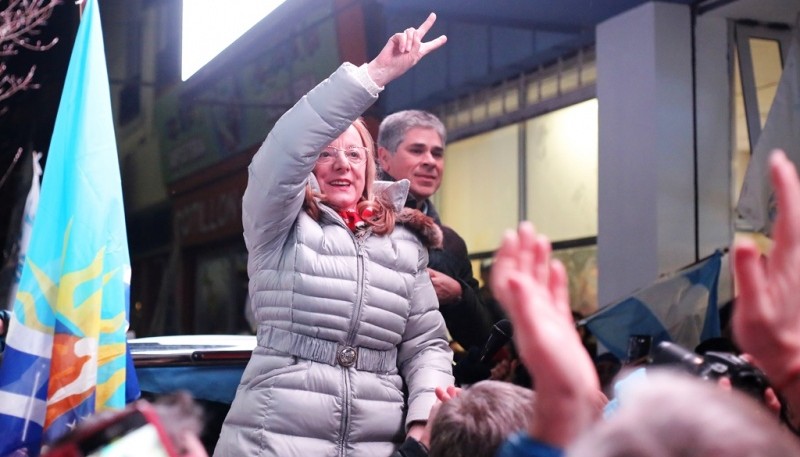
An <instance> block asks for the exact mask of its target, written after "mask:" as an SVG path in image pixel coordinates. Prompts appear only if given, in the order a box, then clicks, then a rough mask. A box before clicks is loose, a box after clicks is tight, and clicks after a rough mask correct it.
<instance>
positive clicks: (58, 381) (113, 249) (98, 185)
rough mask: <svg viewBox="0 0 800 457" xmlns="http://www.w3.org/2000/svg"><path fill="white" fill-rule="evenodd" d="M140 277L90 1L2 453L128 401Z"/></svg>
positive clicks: (53, 147)
mask: <svg viewBox="0 0 800 457" xmlns="http://www.w3.org/2000/svg"><path fill="white" fill-rule="evenodd" d="M129 285H130V260H129V257H128V241H127V236H126V233H125V215H124V208H123V201H122V189H121V184H120V174H119V162H118V158H117V148H116V140H115V137H114V124H113V117H112V112H111V98H110V93H109V84H108V72H107V69H106V60H105V52H104V49H103V36H102V31H101V28H100V14H99V12H98V9H97V0H87V1H86V6H85V9H84V12H83V17H82V20H81V24H80V27H79V28H78V33H77V37H76V39H75V45H74V48H73V50H72V56H71V58H70V63H69V69H68V70H67V77H66V80H65V82H64V91H63V93H62V96H61V102H60V105H59V108H58V114H57V117H56V123H55V129H54V131H53V137H52V139H51V143H50V151H49V153H48V157H47V164H46V167H45V171H44V177H43V180H42V188H41V195H40V200H39V209H38V212H37V215H36V219H35V221H34V223H33V229H32V233H31V241H30V245H29V247H28V252H27V257H26V259H25V264H24V266H23V270H22V275H21V277H20V283H19V288H18V292H17V296H16V301H15V303H14V312H13V314H12V317H11V322H10V324H9V333H8V336H7V339H6V342H7V348H6V350H5V354H4V360H3V363H2V365H1V366H0V430H2V432H0V455H9V454H13V453H15V452H18V453H19V452H20V449H23V450H24V452H26V454H25V455H34V456H35V455H38V454H39V452H40V447H41V444H42V441H43V440H45V439H47V440H49V439H51V438H54V437H57V436H59V435H61V434H62V433H64V432H65V431H67V430H69V429H70V428H73V427H74V426H75V424H76V423H77V422H78V421H79V420H81V419H82V418H84V417H86V416H88V415H90V414H92V413H93V412H94V411H95V409H96V408H97V409H103V408H120V407H123V406H124V404H125V385H126V368H125V366H126V363H125V362H126V361H125V354H126V339H125V331H126V330H127V326H128V322H127V308H128V302H127V293H128V290H129ZM130 374H133V373H128V375H130Z"/></svg>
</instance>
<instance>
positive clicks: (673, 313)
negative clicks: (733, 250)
mask: <svg viewBox="0 0 800 457" xmlns="http://www.w3.org/2000/svg"><path fill="white" fill-rule="evenodd" d="M721 261H722V254H721V253H720V252H719V251H717V252H715V253H714V254H713V255H712V256H711V257H709V258H707V259H705V260H703V261H700V262H698V263H696V264H694V265H692V266H690V267H688V268H686V269H683V270H681V271H679V272H677V273H674V274H672V275H670V276H668V277H665V278H662V279H659V280H658V281H656V282H655V283H654V284H652V285H650V286H648V287H646V288H644V289H640V290H639V291H637V292H635V293H634V294H633V295H632V296H630V297H628V298H626V299H624V300H622V301H620V302H617V303H614V304H612V305H609V306H606V307H604V308H602V309H601V310H600V311H598V312H596V313H594V314H592V315H591V316H588V317H587V318H586V319H583V320H582V321H581V322H580V324H583V325H586V327H587V328H588V329H589V331H591V332H592V334H594V335H595V336H596V337H597V339H598V341H600V342H601V343H602V344H603V345H604V346H605V347H606V348H607V349H608V350H609V352H611V353H612V354H614V355H615V356H617V357H618V358H619V359H620V360H625V359H626V357H627V351H628V340H629V338H630V336H631V335H650V336H652V337H653V347H655V346H656V345H657V344H658V343H660V342H662V341H671V342H674V343H677V344H679V345H681V346H683V347H685V348H687V349H689V350H693V349H694V348H695V346H697V345H698V344H699V343H700V342H701V341H703V340H706V339H708V338H714V337H718V336H720V322H719V311H718V309H717V284H718V282H719V271H720V265H721Z"/></svg>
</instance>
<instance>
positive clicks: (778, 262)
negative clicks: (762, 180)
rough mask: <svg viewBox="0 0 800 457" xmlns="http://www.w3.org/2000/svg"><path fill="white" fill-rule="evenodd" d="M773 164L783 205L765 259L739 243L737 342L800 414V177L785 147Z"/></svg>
mask: <svg viewBox="0 0 800 457" xmlns="http://www.w3.org/2000/svg"><path fill="white" fill-rule="evenodd" d="M769 166H770V177H771V179H772V184H773V187H774V189H775V195H776V197H777V206H778V214H777V218H776V219H775V224H774V226H773V238H774V241H775V243H774V245H773V247H772V252H771V253H770V255H769V257H767V258H766V259H763V258H762V257H761V255H760V253H759V251H758V248H757V247H756V246H755V244H754V243H753V242H752V241H749V240H742V241H740V242H737V243H736V245H735V246H734V259H733V262H734V263H733V265H734V273H735V275H736V284H737V286H738V289H739V296H738V297H737V299H736V305H735V308H734V314H733V318H732V319H733V330H734V336H735V338H736V342H737V344H738V345H739V346H740V348H741V349H742V350H743V351H744V352H747V353H749V354H750V355H751V356H752V357H753V359H754V362H755V363H756V364H757V365H758V366H759V367H760V368H761V369H762V370H763V371H764V373H766V375H767V376H768V377H769V379H770V382H771V383H772V385H773V386H774V387H775V388H776V389H777V390H778V391H779V393H780V394H781V395H782V396H783V397H784V399H785V400H786V402H787V403H788V405H789V407H790V409H791V410H792V411H793V412H794V413H795V415H796V414H797V413H798V412H800V293H798V291H800V179H798V176H797V170H796V169H795V166H794V164H792V162H790V161H789V159H787V158H786V155H785V154H784V153H783V152H782V151H776V152H774V153H773V154H772V156H771V157H770V162H769ZM794 422H796V423H795V424H793V425H795V426H797V425H800V424H799V423H797V422H798V421H794Z"/></svg>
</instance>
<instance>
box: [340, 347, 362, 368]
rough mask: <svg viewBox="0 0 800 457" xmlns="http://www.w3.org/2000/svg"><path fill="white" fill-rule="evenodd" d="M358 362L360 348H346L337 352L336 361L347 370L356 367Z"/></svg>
mask: <svg viewBox="0 0 800 457" xmlns="http://www.w3.org/2000/svg"><path fill="white" fill-rule="evenodd" d="M356 360H358V348H354V347H352V346H344V347H341V348H339V350H338V351H337V352H336V361H337V362H338V363H339V365H341V366H343V367H345V368H350V367H352V366H354V365H355V364H356Z"/></svg>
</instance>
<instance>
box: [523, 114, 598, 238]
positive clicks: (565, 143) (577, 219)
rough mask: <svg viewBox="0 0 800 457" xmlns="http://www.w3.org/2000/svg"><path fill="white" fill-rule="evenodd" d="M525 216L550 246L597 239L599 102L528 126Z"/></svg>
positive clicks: (534, 121)
mask: <svg viewBox="0 0 800 457" xmlns="http://www.w3.org/2000/svg"><path fill="white" fill-rule="evenodd" d="M525 131H526V133H525V135H526V142H525V144H526V148H525V157H526V158H525V167H526V172H525V175H526V179H527V185H526V198H525V201H526V214H527V219H529V220H531V221H532V222H533V223H534V224H535V225H536V227H537V228H538V230H539V231H540V232H541V233H544V234H545V235H547V236H548V237H549V238H550V239H551V240H552V241H565V240H572V239H578V238H586V237H592V236H596V235H597V174H598V171H597V142H598V140H597V99H592V100H588V101H585V102H583V103H578V104H576V105H572V106H568V107H566V108H562V109H560V110H557V111H553V112H552V113H548V114H545V115H543V116H538V117H535V118H533V119H529V120H527V121H526V122H525Z"/></svg>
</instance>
